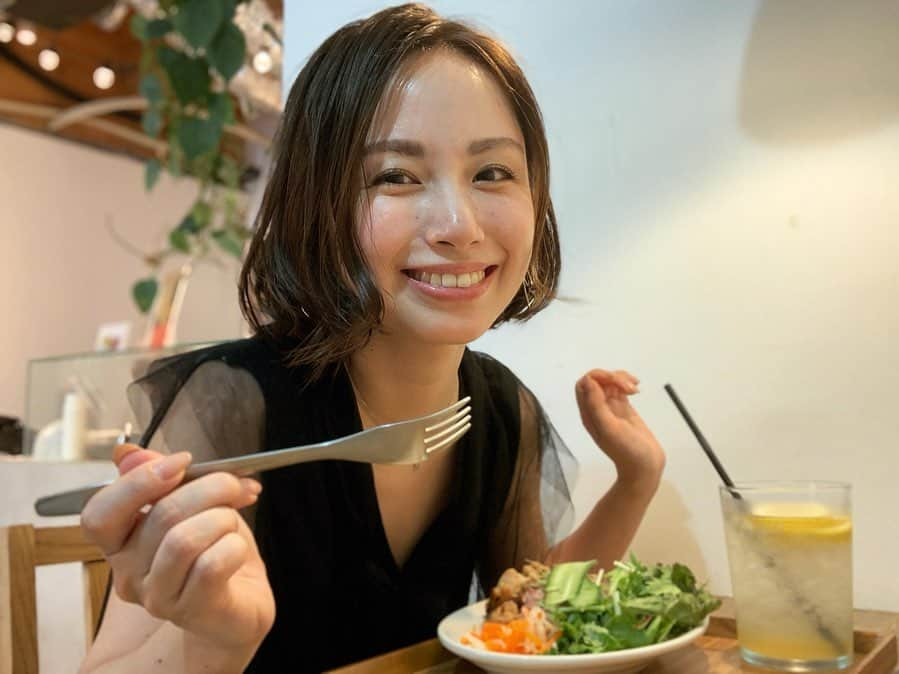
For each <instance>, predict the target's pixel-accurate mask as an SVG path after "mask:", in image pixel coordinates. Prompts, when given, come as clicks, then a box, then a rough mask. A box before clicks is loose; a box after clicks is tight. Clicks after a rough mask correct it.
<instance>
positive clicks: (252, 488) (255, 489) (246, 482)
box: [240, 477, 262, 496]
mask: <svg viewBox="0 0 899 674" xmlns="http://www.w3.org/2000/svg"><path fill="white" fill-rule="evenodd" d="M240 483H241V485H242V486H243V488H244V489H245V490H246V491H248V492H250V493H251V494H253V495H254V496H258V495H259V494H260V493H261V492H262V485H261V484H259V483H258V482H257V481H256V480H254V479H252V478H249V477H244V478H241V479H240Z"/></svg>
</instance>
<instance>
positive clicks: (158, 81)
mask: <svg viewBox="0 0 899 674" xmlns="http://www.w3.org/2000/svg"><path fill="white" fill-rule="evenodd" d="M238 4H239V2H238V1H237V0H167V1H166V0H160V2H159V7H158V11H157V13H156V15H155V16H154V17H153V18H147V17H145V16H142V15H140V14H135V15H134V16H133V17H132V19H131V31H132V33H133V34H134V35H135V37H137V38H138V39H139V40H140V41H141V43H142V53H141V73H142V74H141V80H140V94H141V95H142V96H143V97H144V98H146V99H147V102H148V107H147V109H146V111H145V112H144V113H143V117H142V119H141V123H142V126H143V130H144V132H145V133H146V134H147V135H148V136H151V137H153V138H159V139H164V140H165V141H166V142H167V144H168V153H167V156H166V157H165V158H164V161H163V160H162V159H160V158H153V159H150V160H149V161H147V164H146V170H145V177H144V184H145V187H146V189H147V190H148V191H150V190H152V189H153V187H154V186H155V185H156V183H157V181H158V180H159V176H160V174H161V173H162V172H163V171H167V172H168V173H170V174H171V175H172V176H184V175H188V176H192V177H193V178H195V179H196V180H197V181H198V183H199V191H198V195H197V199H196V201H195V202H194V204H193V205H192V206H191V208H190V210H189V211H188V212H187V213H186V214H185V215H184V217H183V218H182V219H181V221H180V222H178V223H177V224H175V225H174V227H173V228H172V230H171V231H170V232H169V236H168V245H167V247H165V248H164V249H163V250H160V251H159V252H158V253H155V254H152V255H149V256H146V257H145V261H146V262H147V263H148V264H149V265H150V266H151V267H152V268H154V269H158V268H159V266H160V265H161V263H162V262H163V260H164V259H165V258H167V257H168V256H170V255H173V254H185V255H188V256H191V257H202V256H204V255H206V254H208V253H209V252H210V250H212V249H214V248H215V247H217V248H219V249H221V250H223V251H225V252H226V253H228V254H229V255H232V256H234V257H236V258H240V257H241V254H242V251H243V246H244V242H245V241H246V239H247V238H248V237H249V236H250V230H249V228H248V227H247V225H246V223H245V220H244V214H243V212H242V209H241V206H240V198H239V197H240V176H241V172H242V167H241V165H240V162H239V161H238V159H236V158H235V157H233V156H231V155H230V154H228V153H226V152H225V150H224V148H223V137H224V131H225V127H226V126H227V125H229V124H233V123H234V121H235V116H234V104H233V101H232V99H231V95H230V94H229V93H228V82H229V81H230V80H231V78H232V77H233V76H234V75H235V73H237V71H238V70H239V69H240V68H241V66H242V65H243V63H244V58H245V54H246V43H245V40H244V36H243V33H242V32H241V30H240V28H239V27H238V26H237V25H236V24H235V23H234V13H235V9H236V7H237V5H238ZM157 290H158V282H157V280H156V277H155V276H151V277H148V278H144V279H141V280H139V281H137V282H136V283H135V284H134V286H133V287H132V297H133V298H134V301H135V303H136V304H137V307H138V309H139V310H140V311H141V313H146V312H148V311H149V310H150V307H151V306H152V305H153V300H154V299H155V297H156V293H157Z"/></svg>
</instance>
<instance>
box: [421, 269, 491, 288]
mask: <svg viewBox="0 0 899 674" xmlns="http://www.w3.org/2000/svg"><path fill="white" fill-rule="evenodd" d="M484 276H486V274H485V273H484V270H483V269H482V270H481V271H473V272H470V273H465V274H431V273H430V272H426V271H421V272H413V273H412V278H414V279H415V280H416V281H421V282H422V283H427V284H429V285H432V286H435V287H437V288H468V287H470V286H473V285H475V284H477V283H480V282H481V281H483V280H484Z"/></svg>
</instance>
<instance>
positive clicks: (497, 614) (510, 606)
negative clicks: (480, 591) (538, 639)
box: [487, 599, 521, 623]
mask: <svg viewBox="0 0 899 674" xmlns="http://www.w3.org/2000/svg"><path fill="white" fill-rule="evenodd" d="M520 617H521V611H520V610H519V609H518V604H517V603H515V601H514V600H512V599H509V600H508V601H504V602H503V603H502V604H500V605H499V606H498V607H497V608H495V609H494V610H492V611H490V612H488V613H487V620H488V621H489V622H494V623H508V622H512V621H513V620H517V619H518V618H520Z"/></svg>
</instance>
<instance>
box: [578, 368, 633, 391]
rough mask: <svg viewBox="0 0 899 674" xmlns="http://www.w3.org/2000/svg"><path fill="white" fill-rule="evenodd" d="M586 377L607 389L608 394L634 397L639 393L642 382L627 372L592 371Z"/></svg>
mask: <svg viewBox="0 0 899 674" xmlns="http://www.w3.org/2000/svg"><path fill="white" fill-rule="evenodd" d="M584 377H588V378H590V379H592V380H593V381H595V382H596V383H597V384H599V385H600V386H602V387H604V388H605V389H606V394H611V395H613V396H614V395H615V394H617V393H619V392H620V393H624V394H626V395H633V394H634V393H639V392H640V389H639V385H640V380H639V379H637V378H636V377H635V376H634V375H632V374H631V373H630V372H627V371H626V370H615V371H611V372H610V371H608V370H599V369H595V370H590V371H589V372H588V373H587V374H586V375H584ZM616 389H617V390H616Z"/></svg>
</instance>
